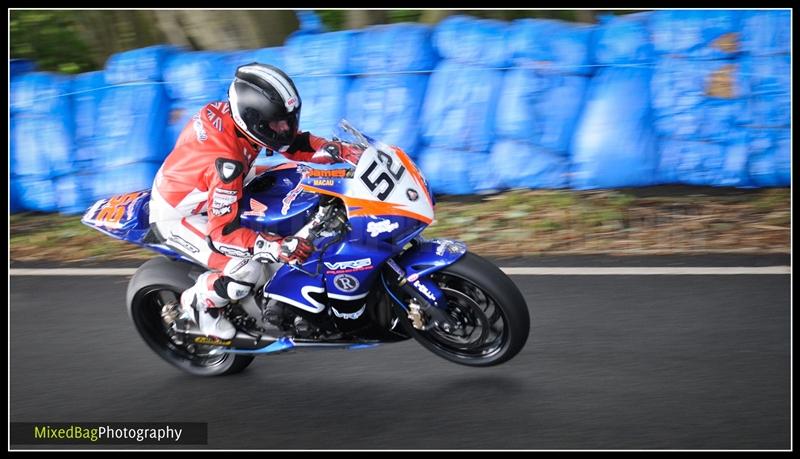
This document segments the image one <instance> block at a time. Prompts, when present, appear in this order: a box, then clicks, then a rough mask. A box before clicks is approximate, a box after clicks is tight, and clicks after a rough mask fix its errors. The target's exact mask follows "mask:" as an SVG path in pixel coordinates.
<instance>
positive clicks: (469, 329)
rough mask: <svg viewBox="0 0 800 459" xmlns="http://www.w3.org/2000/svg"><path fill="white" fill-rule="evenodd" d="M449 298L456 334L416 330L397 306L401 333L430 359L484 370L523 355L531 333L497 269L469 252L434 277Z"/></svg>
mask: <svg viewBox="0 0 800 459" xmlns="http://www.w3.org/2000/svg"><path fill="white" fill-rule="evenodd" d="M430 278H431V279H432V280H433V281H434V282H436V283H437V284H438V285H439V288H440V289H441V290H442V292H443V293H444V294H445V297H446V298H447V303H448V307H447V311H448V314H450V316H451V317H452V318H453V320H455V321H456V322H457V323H459V325H460V327H459V329H458V330H454V331H452V332H445V331H444V330H442V329H441V328H439V327H433V328H431V329H429V330H418V329H416V328H414V327H413V325H412V324H411V321H410V320H408V319H407V318H406V316H405V313H404V312H403V311H402V310H401V308H400V306H398V305H397V304H395V307H396V308H397V314H398V315H399V316H400V323H401V324H402V326H403V329H404V330H405V331H406V332H407V333H408V334H410V335H411V336H412V337H413V338H414V339H415V340H417V341H418V342H419V343H420V344H422V345H423V346H425V348H427V349H428V350H430V351H431V352H433V353H434V354H436V355H438V356H440V357H442V358H445V359H447V360H449V361H451V362H455V363H458V364H461V365H469V366H476V367H486V366H493V365H499V364H501V363H503V362H506V361H508V360H509V359H511V358H512V357H514V356H515V355H517V354H518V353H519V351H521V350H522V348H523V347H524V346H525V343H526V342H527V340H528V335H529V333H530V314H529V313H528V306H527V304H526V303H525V298H524V297H523V296H522V293H521V292H520V291H519V289H518V288H517V286H516V285H515V284H514V282H513V281H512V280H511V279H510V278H509V277H508V276H506V274H505V273H503V272H502V271H501V270H500V269H499V268H498V267H497V266H495V265H494V264H492V263H491V262H489V261H488V260H486V259H484V258H481V257H479V256H478V255H475V254H473V253H469V252H467V253H466V254H465V255H464V256H463V257H461V258H460V259H459V260H458V261H456V262H455V263H453V264H452V265H450V266H447V267H445V268H443V269H441V270H439V271H437V272H435V273H433V274H431V275H430Z"/></svg>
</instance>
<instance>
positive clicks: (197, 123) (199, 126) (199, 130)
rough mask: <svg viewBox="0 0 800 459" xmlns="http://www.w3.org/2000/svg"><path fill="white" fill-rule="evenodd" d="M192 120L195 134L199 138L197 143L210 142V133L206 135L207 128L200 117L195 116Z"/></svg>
mask: <svg viewBox="0 0 800 459" xmlns="http://www.w3.org/2000/svg"><path fill="white" fill-rule="evenodd" d="M192 119H193V120H194V122H193V123H192V127H194V134H195V136H197V141H198V142H200V143H203V142H205V141H206V140H208V133H206V130H205V128H203V122H202V121H201V120H200V115H194V116H193V117H192Z"/></svg>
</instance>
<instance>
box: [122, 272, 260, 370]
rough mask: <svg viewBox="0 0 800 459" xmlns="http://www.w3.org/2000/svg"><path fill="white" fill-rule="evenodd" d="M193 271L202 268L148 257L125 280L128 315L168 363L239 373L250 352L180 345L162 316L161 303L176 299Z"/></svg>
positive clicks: (187, 285) (189, 280)
mask: <svg viewBox="0 0 800 459" xmlns="http://www.w3.org/2000/svg"><path fill="white" fill-rule="evenodd" d="M192 271H197V274H200V273H201V272H202V271H200V270H199V268H197V267H195V266H192V265H190V264H188V263H183V262H176V261H172V260H170V259H168V258H166V257H158V258H154V259H152V260H149V261H147V262H146V263H145V264H143V265H142V266H140V267H139V269H138V270H136V273H135V274H134V275H133V278H131V280H130V282H129V283H128V294H127V305H128V315H129V316H130V318H131V320H133V324H134V326H135V327H136V331H137V332H138V333H139V336H141V337H142V339H143V340H144V342H145V343H147V345H148V346H149V347H150V349H152V350H153V352H155V353H156V354H157V355H158V356H159V357H161V358H162V359H164V360H165V361H167V362H168V363H169V364H171V365H173V366H175V367H177V368H180V369H181V370H183V371H185V372H187V373H190V374H193V375H196V376H222V375H231V374H235V373H239V372H240V371H242V370H244V369H245V368H247V366H248V365H250V362H252V361H253V358H254V357H253V356H251V355H237V354H225V353H220V354H217V353H215V352H219V351H218V349H216V350H215V348H213V347H212V346H200V345H188V346H187V345H179V344H177V343H175V342H174V341H173V340H172V339H171V338H170V336H169V334H168V333H167V330H166V327H165V325H164V323H163V321H162V320H161V308H162V307H163V306H164V304H166V303H168V302H170V301H176V300H177V299H178V298H180V294H181V293H182V292H183V291H184V290H186V289H188V288H189V287H191V286H192V285H193V284H194V279H193V278H192V277H191V276H190V274H191V273H192ZM192 350H194V351H193V352H192ZM209 352H211V353H209Z"/></svg>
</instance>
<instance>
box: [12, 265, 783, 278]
mask: <svg viewBox="0 0 800 459" xmlns="http://www.w3.org/2000/svg"><path fill="white" fill-rule="evenodd" d="M500 269H502V270H503V272H505V273H506V274H508V275H512V276H653V275H663V276H684V275H692V276H714V275H753V274H791V267H790V266H742V267H728V266H719V267H694V266H685V267H673V266H670V267H626V268H613V267H600V268H595V267H552V268H543V267H538V268H532V267H519V268H517V267H515V268H510V267H505V268H500ZM135 272H136V268H13V269H11V270H10V271H9V273H10V274H11V275H12V276H132V275H133V273H135Z"/></svg>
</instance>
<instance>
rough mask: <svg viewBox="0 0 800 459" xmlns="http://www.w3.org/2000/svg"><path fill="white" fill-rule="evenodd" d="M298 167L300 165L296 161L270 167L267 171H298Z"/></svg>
mask: <svg viewBox="0 0 800 459" xmlns="http://www.w3.org/2000/svg"><path fill="white" fill-rule="evenodd" d="M297 166H299V164H298V163H296V162H294V161H289V162H288V163H283V164H278V165H277V166H274V167H270V168H268V169H267V170H268V171H270V172H273V171H282V170H284V169H297Z"/></svg>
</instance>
